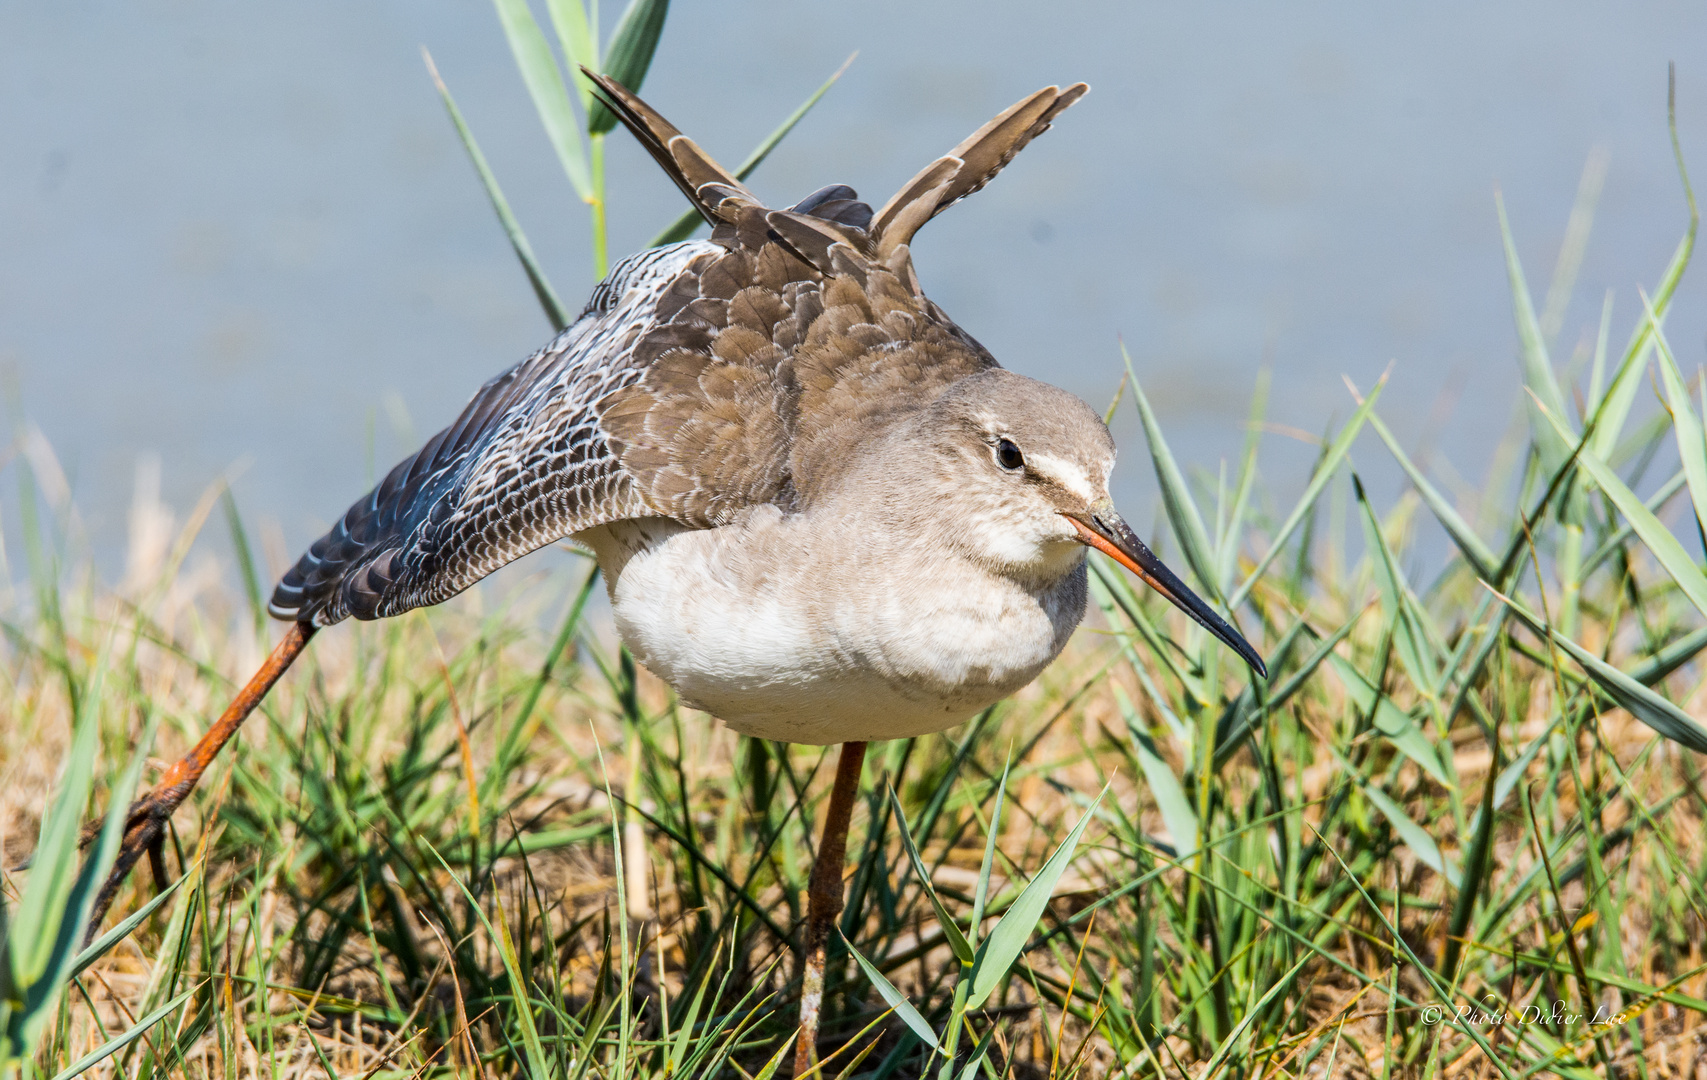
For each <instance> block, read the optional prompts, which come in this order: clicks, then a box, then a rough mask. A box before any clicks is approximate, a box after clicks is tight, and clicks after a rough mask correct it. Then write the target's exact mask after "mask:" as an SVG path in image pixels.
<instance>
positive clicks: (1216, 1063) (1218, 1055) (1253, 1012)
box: [1198, 953, 1331, 1077]
mask: <svg viewBox="0 0 1707 1080" xmlns="http://www.w3.org/2000/svg"><path fill="white" fill-rule="evenodd" d="M1312 959H1314V957H1312V956H1311V955H1310V954H1308V953H1306V954H1305V955H1303V956H1301V957H1299V958H1298V962H1297V963H1296V964H1293V965H1292V968H1291V970H1289V971H1287V972H1286V974H1284V975H1282V976H1280V978H1278V979H1276V980H1274V982H1273V984H1272V985H1270V986H1269V988H1268V989H1267V990H1266V991H1264V993H1263V995H1262V997H1260V998H1258V999H1257V1000H1256V1001H1255V1002H1253V1003H1252V1004H1251V1006H1250V1007H1249V1008H1248V1009H1246V1010H1245V1014H1244V1015H1243V1016H1242V1017H1240V1018H1239V1022H1238V1024H1237V1025H1235V1026H1234V1028H1233V1030H1232V1031H1229V1032H1228V1033H1227V1037H1226V1038H1225V1039H1222V1040H1221V1045H1220V1046H1217V1047H1216V1048H1215V1053H1214V1054H1213V1055H1212V1056H1211V1057H1210V1059H1209V1064H1208V1065H1206V1066H1205V1067H1204V1068H1203V1071H1202V1072H1200V1073H1198V1075H1199V1076H1203V1077H1212V1076H1216V1075H1217V1074H1218V1072H1219V1070H1220V1068H1221V1066H1222V1064H1223V1063H1225V1062H1226V1060H1227V1059H1228V1057H1230V1056H1231V1055H1232V1053H1233V1050H1234V1046H1235V1044H1237V1043H1238V1041H1239V1039H1240V1038H1242V1037H1243V1036H1244V1034H1245V1032H1246V1031H1248V1030H1249V1029H1250V1026H1251V1024H1253V1023H1255V1022H1256V1020H1257V1018H1258V1017H1260V1016H1262V1015H1263V1012H1264V1011H1265V1010H1266V1009H1267V1008H1268V1003H1269V1002H1271V1001H1273V1000H1274V999H1275V998H1276V997H1277V996H1278V995H1280V994H1282V993H1287V992H1290V991H1291V990H1292V989H1293V982H1292V980H1293V979H1295V978H1297V977H1298V973H1299V972H1300V971H1302V970H1303V969H1304V965H1305V964H1307V963H1309V962H1310V961H1311V960H1312ZM1323 1075H1324V1076H1326V1075H1331V1074H1328V1073H1324V1074H1323Z"/></svg>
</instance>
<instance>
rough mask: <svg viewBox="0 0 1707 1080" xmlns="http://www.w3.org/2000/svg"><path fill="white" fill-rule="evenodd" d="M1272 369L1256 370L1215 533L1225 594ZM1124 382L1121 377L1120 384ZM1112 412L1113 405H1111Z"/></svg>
mask: <svg viewBox="0 0 1707 1080" xmlns="http://www.w3.org/2000/svg"><path fill="white" fill-rule="evenodd" d="M1270 381H1271V372H1270V371H1269V369H1268V368H1267V367H1266V366H1265V367H1264V368H1263V369H1262V371H1261V372H1259V373H1258V374H1257V385H1256V388H1255V389H1254V390H1253V391H1252V392H1251V409H1250V414H1249V415H1248V416H1247V417H1246V419H1245V425H1246V426H1245V452H1244V457H1243V460H1242V461H1241V462H1240V465H1239V482H1238V485H1237V487H1236V488H1235V490H1234V494H1233V507H1232V509H1231V510H1230V511H1229V512H1228V515H1227V525H1226V528H1225V529H1224V530H1223V531H1222V533H1221V535H1220V536H1218V537H1216V543H1217V544H1218V545H1219V546H1218V548H1217V549H1216V553H1215V560H1216V565H1215V573H1216V578H1215V588H1216V589H1217V590H1218V591H1219V592H1220V593H1221V595H1223V596H1225V595H1226V594H1227V590H1228V589H1231V588H1232V587H1233V575H1234V574H1235V573H1236V572H1237V571H1238V569H1239V538H1240V536H1241V535H1243V531H1244V526H1245V515H1246V513H1247V512H1248V511H1249V509H1250V502H1251V493H1252V492H1253V491H1254V490H1255V488H1256V477H1257V448H1258V445H1259V444H1260V443H1261V441H1262V440H1261V435H1262V419H1263V415H1264V414H1265V413H1266V412H1267V410H1268V388H1269V383H1270ZM1125 385H1126V382H1125V380H1124V379H1123V380H1121V386H1122V387H1124V386H1125ZM1110 411H1111V412H1112V411H1113V410H1112V408H1111V409H1110Z"/></svg>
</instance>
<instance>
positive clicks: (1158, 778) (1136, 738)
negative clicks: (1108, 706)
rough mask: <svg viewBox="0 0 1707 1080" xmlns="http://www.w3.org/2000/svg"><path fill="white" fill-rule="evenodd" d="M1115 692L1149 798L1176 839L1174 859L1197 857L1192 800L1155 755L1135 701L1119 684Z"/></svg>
mask: <svg viewBox="0 0 1707 1080" xmlns="http://www.w3.org/2000/svg"><path fill="white" fill-rule="evenodd" d="M1109 685H1110V686H1111V687H1112V688H1113V689H1114V700H1115V704H1116V705H1117V706H1118V707H1119V708H1120V715H1121V717H1122V718H1124V719H1125V721H1126V730H1127V732H1128V733H1129V734H1130V735H1131V737H1132V751H1133V756H1134V757H1136V758H1137V759H1138V767H1139V768H1140V769H1142V770H1143V772H1144V781H1145V782H1146V783H1147V784H1149V785H1150V794H1151V795H1152V796H1154V798H1155V800H1156V808H1157V809H1158V810H1160V811H1161V812H1162V823H1163V824H1164V825H1166V826H1167V827H1168V834H1169V835H1170V836H1172V837H1173V841H1174V857H1175V858H1177V859H1179V860H1180V861H1181V862H1184V861H1185V860H1187V859H1188V858H1190V857H1191V856H1192V855H1195V854H1196V853H1197V840H1198V834H1199V832H1200V828H1199V825H1198V821H1197V811H1196V810H1195V809H1193V807H1192V804H1191V799H1190V797H1189V796H1187V795H1186V793H1185V787H1184V785H1182V784H1181V783H1180V779H1179V777H1177V776H1175V775H1174V771H1173V769H1171V768H1169V767H1168V763H1167V762H1166V761H1163V760H1162V755H1161V754H1159V753H1157V752H1156V744H1155V742H1154V741H1153V740H1152V739H1151V738H1150V735H1149V732H1147V731H1145V730H1144V722H1143V721H1142V720H1141V719H1139V716H1138V711H1137V710H1136V709H1134V708H1133V707H1132V699H1131V698H1128V697H1127V696H1126V691H1125V690H1123V689H1122V688H1121V686H1120V684H1119V683H1116V682H1111V683H1110V684H1109Z"/></svg>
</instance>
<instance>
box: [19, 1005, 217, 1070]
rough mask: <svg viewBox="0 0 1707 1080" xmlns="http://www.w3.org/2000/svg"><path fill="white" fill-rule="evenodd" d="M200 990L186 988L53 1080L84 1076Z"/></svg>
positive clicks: (81, 1058)
mask: <svg viewBox="0 0 1707 1080" xmlns="http://www.w3.org/2000/svg"><path fill="white" fill-rule="evenodd" d="M200 990H201V987H200V986H194V987H191V988H190V989H188V990H185V991H184V992H183V993H181V994H179V995H178V996H177V997H175V998H173V999H172V1000H171V1001H168V1002H167V1003H166V1004H164V1005H162V1006H160V1007H159V1008H158V1009H155V1010H154V1011H153V1012H151V1013H149V1014H148V1015H147V1016H144V1017H143V1018H142V1019H141V1020H138V1021H137V1022H136V1023H134V1024H132V1025H131V1026H130V1027H128V1028H126V1029H125V1030H124V1031H123V1032H121V1033H120V1034H118V1035H115V1036H113V1037H112V1038H111V1039H108V1040H107V1041H106V1042H104V1043H102V1044H101V1045H100V1046H97V1047H96V1048H95V1049H93V1050H91V1051H89V1052H88V1053H87V1054H84V1055H83V1056H82V1057H80V1058H78V1059H77V1060H76V1061H74V1062H72V1063H71V1064H70V1065H68V1066H66V1067H65V1068H64V1069H63V1070H61V1071H60V1072H58V1073H55V1074H54V1077H53V1080H72V1078H73V1077H77V1076H82V1075H83V1074H84V1073H86V1072H88V1071H89V1070H90V1069H93V1068H94V1067H95V1066H97V1065H99V1064H100V1063H101V1062H103V1061H105V1060H107V1059H108V1058H110V1057H112V1056H113V1055H114V1054H116V1053H118V1052H119V1051H120V1050H123V1049H124V1048H125V1047H127V1046H129V1045H130V1044H131V1043H133V1042H135V1041H136V1040H138V1039H140V1038H142V1037H143V1036H144V1035H146V1034H148V1029H149V1028H151V1027H153V1026H154V1025H155V1024H158V1023H159V1022H160V1021H162V1020H164V1019H166V1017H168V1016H170V1015H171V1014H172V1013H173V1012H174V1011H175V1010H177V1009H178V1008H179V1007H180V1006H181V1005H183V1004H184V1002H186V1001H188V1000H190V998H192V997H194V996H195V995H196V994H197V993H198V992H200Z"/></svg>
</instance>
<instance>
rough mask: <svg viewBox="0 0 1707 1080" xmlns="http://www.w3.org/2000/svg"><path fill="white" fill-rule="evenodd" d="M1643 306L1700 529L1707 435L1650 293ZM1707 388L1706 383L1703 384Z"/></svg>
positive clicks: (1706, 485)
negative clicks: (1651, 330) (1656, 313)
mask: <svg viewBox="0 0 1707 1080" xmlns="http://www.w3.org/2000/svg"><path fill="white" fill-rule="evenodd" d="M1641 296H1642V306H1643V308H1644V309H1646V311H1647V313H1648V321H1649V322H1651V323H1653V324H1654V345H1655V348H1656V351H1657V352H1658V354H1659V358H1660V382H1661V384H1662V385H1663V386H1664V387H1665V395H1666V405H1667V406H1668V407H1669V408H1670V410H1671V427H1672V433H1673V435H1675V436H1676V438H1677V456H1678V459H1679V460H1680V461H1682V463H1683V475H1684V477H1685V478H1686V479H1687V480H1688V482H1689V498H1690V500H1691V501H1692V502H1693V503H1694V504H1695V521H1696V527H1697V528H1699V529H1707V436H1704V435H1703V434H1702V429H1701V417H1700V416H1697V415H1696V413H1695V406H1694V404H1693V403H1692V402H1691V401H1690V400H1689V390H1688V388H1687V387H1685V386H1684V383H1683V373H1682V372H1680V371H1678V369H1677V361H1676V360H1675V359H1674V358H1673V357H1672V352H1671V345H1670V343H1669V342H1667V341H1666V336H1665V331H1664V330H1662V329H1660V325H1659V322H1660V320H1659V317H1658V316H1657V315H1655V314H1654V305H1653V304H1652V303H1651V302H1650V301H1649V300H1648V294H1647V293H1645V292H1644V293H1642V294H1641ZM1703 386H1704V387H1707V383H1704V384H1703Z"/></svg>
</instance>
